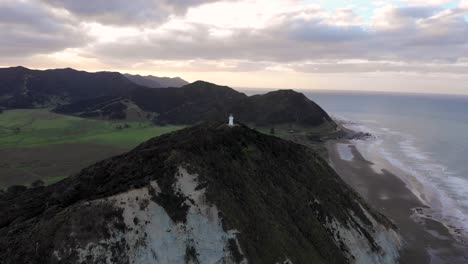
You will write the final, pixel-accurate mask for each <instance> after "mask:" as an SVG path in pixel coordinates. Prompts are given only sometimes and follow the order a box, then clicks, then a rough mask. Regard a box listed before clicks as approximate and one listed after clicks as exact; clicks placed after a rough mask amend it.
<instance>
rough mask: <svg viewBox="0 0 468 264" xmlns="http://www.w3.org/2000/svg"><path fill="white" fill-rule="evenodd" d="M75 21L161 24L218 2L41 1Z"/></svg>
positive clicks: (171, 0)
mask: <svg viewBox="0 0 468 264" xmlns="http://www.w3.org/2000/svg"><path fill="white" fill-rule="evenodd" d="M41 1H43V2H44V3H46V4H48V5H50V6H53V7H55V8H62V9H65V10H67V11H68V12H70V13H71V14H73V15H75V16H76V17H78V18H80V19H83V20H86V21H92V22H99V23H101V24H114V25H128V24H133V25H143V24H158V23H161V22H163V21H165V20H166V19H168V18H169V17H170V16H173V15H183V14H184V13H185V12H186V11H187V9H189V8H190V7H194V6H198V5H201V4H204V3H210V2H214V1H215V0H132V1H129V0H112V1H109V0H93V1H86V3H85V4H84V3H83V1H76V0H41Z"/></svg>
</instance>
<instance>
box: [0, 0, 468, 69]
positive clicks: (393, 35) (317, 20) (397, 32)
mask: <svg viewBox="0 0 468 264" xmlns="http://www.w3.org/2000/svg"><path fill="white" fill-rule="evenodd" d="M214 1H215V0H188V1H183V0H159V1H157V0H132V1H128V0H112V1H110V0H93V1H86V4H84V2H83V1H76V0H40V1H39V0H37V1H34V0H30V1H13V0H0V30H1V32H2V37H1V38H0V57H3V58H6V57H15V56H28V55H33V54H45V53H51V52H54V51H60V50H63V49H66V48H70V47H78V48H79V53H80V56H83V57H87V58H92V59H96V60H97V61H101V62H106V63H107V62H109V63H110V65H128V64H137V63H147V62H151V61H158V60H159V61H162V60H172V61H213V62H217V61H222V60H228V61H236V62H237V63H234V65H229V66H228V67H218V65H217V64H216V63H214V64H210V63H207V64H206V65H204V67H205V68H210V67H211V68H212V69H216V68H220V69H224V70H226V71H256V70H260V69H264V68H268V67H271V66H275V64H284V65H287V64H288V65H289V66H288V67H289V68H291V69H294V70H297V71H304V72H346V71H348V72H366V71H399V69H400V70H402V71H416V72H425V71H438V72H455V73H461V72H463V71H464V70H465V68H464V67H458V66H454V67H450V66H447V64H450V63H452V64H456V63H457V62H459V61H460V60H462V59H464V58H467V57H468V55H467V54H468V38H466V36H468V23H467V21H466V20H465V19H464V15H466V11H463V10H461V9H453V10H443V9H441V8H440V7H385V8H381V9H380V10H379V11H378V12H376V17H375V18H374V20H373V21H374V23H373V24H372V25H363V24H362V23H361V22H359V17H358V16H357V15H356V14H355V13H354V12H353V11H352V10H350V9H341V10H338V11H337V12H336V14H335V16H330V15H323V10H321V9H320V8H304V9H303V10H296V11H287V12H286V11H285V12H283V13H280V14H277V15H276V16H275V17H272V18H271V21H268V23H265V24H266V25H267V26H263V27H260V26H257V25H252V27H236V25H221V23H220V25H217V24H208V23H196V22H194V21H189V20H184V14H185V13H186V12H187V10H188V9H189V8H190V7H195V6H198V5H201V4H204V3H209V2H214ZM464 12H465V13H464ZM174 16H178V18H177V19H178V20H179V22H180V23H179V26H178V27H165V26H164V23H163V22H166V21H168V20H171V19H174ZM89 22H97V23H100V24H103V25H110V26H112V27H113V28H114V30H117V31H118V30H119V27H121V26H125V27H126V28H131V27H133V28H137V29H139V30H140V31H139V32H141V34H138V35H132V36H131V37H117V39H116V40H111V41H107V40H106V41H99V40H98V38H99V36H95V35H93V36H94V38H96V39H94V38H92V37H91V36H90V35H88V32H87V31H86V27H87V26H90V24H89ZM180 25H182V26H180ZM214 31H215V32H216V31H220V32H223V34H221V35H219V34H218V35H217V34H213V32H214ZM356 59H357V60H361V61H367V62H368V63H366V64H358V63H341V64H337V62H342V61H346V60H348V61H349V60H356ZM313 61H327V63H325V64H314V63H310V62H313ZM385 61H387V62H390V63H382V62H385ZM397 62H398V63H397ZM437 64H439V65H440V67H439V66H437ZM187 65H188V64H187ZM428 65H432V66H428ZM434 65H435V66H434ZM189 67H190V68H191V69H194V68H196V65H195V64H190V65H189Z"/></svg>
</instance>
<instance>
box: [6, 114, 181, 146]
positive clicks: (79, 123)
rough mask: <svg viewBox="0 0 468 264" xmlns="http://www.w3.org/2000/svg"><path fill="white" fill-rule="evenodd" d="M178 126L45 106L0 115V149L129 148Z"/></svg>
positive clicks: (178, 127)
mask: <svg viewBox="0 0 468 264" xmlns="http://www.w3.org/2000/svg"><path fill="white" fill-rule="evenodd" d="M180 128H182V126H163V127H160V126H154V125H153V124H151V123H150V122H148V121H141V122H126V121H104V120H92V119H84V118H79V117H74V116H66V115H61V114H55V113H51V112H49V111H48V110H46V109H33V110H29V109H28V110H9V111H4V112H3V113H2V114H0V148H12V147H13V148H17V147H35V146H44V145H50V144H66V143H97V144H105V145H112V146H116V147H122V148H131V147H134V146H136V145H138V144H139V143H141V142H144V141H146V140H148V139H150V138H152V137H156V136H159V135H162V134H165V133H168V132H171V131H174V130H177V129H180Z"/></svg>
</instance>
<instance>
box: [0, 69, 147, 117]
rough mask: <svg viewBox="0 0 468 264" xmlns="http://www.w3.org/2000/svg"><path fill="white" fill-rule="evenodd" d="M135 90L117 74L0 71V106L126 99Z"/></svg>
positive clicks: (31, 105) (66, 70) (27, 70)
mask: <svg viewBox="0 0 468 264" xmlns="http://www.w3.org/2000/svg"><path fill="white" fill-rule="evenodd" d="M135 87H138V86H137V85H136V84H134V83H132V82H131V81H129V80H128V79H127V78H125V77H124V76H123V75H122V74H120V73H118V72H97V73H89V72H84V71H77V70H73V69H70V68H67V69H55V70H45V71H39V70H30V69H27V68H24V67H12V68H2V69H0V106H2V107H5V108H13V109H14V108H38V107H45V106H51V105H57V104H65V103H70V102H76V101H80V100H86V99H93V98H98V97H101V96H125V95H127V94H128V93H129V92H130V91H131V90H132V89H134V88H135Z"/></svg>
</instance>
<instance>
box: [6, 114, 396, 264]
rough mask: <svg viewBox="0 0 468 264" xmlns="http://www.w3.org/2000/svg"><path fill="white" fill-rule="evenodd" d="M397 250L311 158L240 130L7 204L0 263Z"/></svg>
mask: <svg viewBox="0 0 468 264" xmlns="http://www.w3.org/2000/svg"><path fill="white" fill-rule="evenodd" d="M399 245H400V238H399V236H398V234H397V232H396V231H395V227H394V226H393V224H392V223H391V222H390V221H389V220H387V219H386V218H385V217H384V216H382V215H380V214H379V213H377V212H375V211H373V210H372V209H370V208H369V207H368V206H367V205H366V204H365V203H364V202H363V201H362V200H361V198H360V197H359V196H358V195H356V193H355V192H354V191H352V190H351V189H350V187H348V186H347V185H346V184H345V183H344V182H343V181H342V180H341V179H340V178H339V177H338V176H337V175H336V173H335V172H334V171H333V169H331V168H330V166H328V164H327V163H326V162H325V161H324V160H323V159H321V158H320V157H319V156H318V155H317V154H315V153H314V152H313V151H312V150H310V149H308V148H306V147H304V146H302V145H297V144H295V143H292V142H289V141H285V140H282V139H279V138H276V137H273V136H268V135H264V134H261V133H258V132H256V131H255V130H252V129H249V128H247V127H245V126H243V125H239V126H235V127H232V128H230V127H228V126H227V125H225V124H223V123H217V122H213V123H203V124H201V125H198V126H195V127H191V128H187V129H183V130H180V131H177V132H174V133H170V134H166V135H163V136H160V137H158V138H154V139H151V140H149V141H147V142H145V143H143V144H141V145H140V146H138V147H137V148H135V149H134V150H132V151H130V152H128V153H126V154H123V155H120V156H116V157H113V158H110V159H107V160H104V161H101V162H99V163H97V164H95V165H93V166H90V167H88V168H86V169H84V170H82V171H81V172H80V173H79V174H77V175H74V176H72V177H70V178H68V179H65V180H63V181H61V182H59V183H57V184H54V185H52V186H48V187H39V188H34V189H28V190H26V191H24V192H21V193H19V194H17V195H8V193H4V194H2V196H0V263H5V264H6V263H393V262H395V261H397V258H398V248H399Z"/></svg>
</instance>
